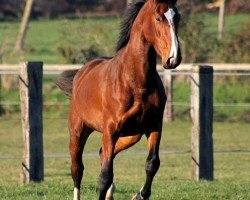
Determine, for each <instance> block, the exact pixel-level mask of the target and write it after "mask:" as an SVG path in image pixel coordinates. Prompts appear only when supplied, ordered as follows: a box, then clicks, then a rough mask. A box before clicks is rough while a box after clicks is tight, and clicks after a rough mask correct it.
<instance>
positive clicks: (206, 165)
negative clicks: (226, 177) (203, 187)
mask: <svg viewBox="0 0 250 200" xmlns="http://www.w3.org/2000/svg"><path fill="white" fill-rule="evenodd" d="M191 118H192V134H191V152H192V171H191V175H192V178H193V179H195V180H200V179H205V180H213V178H214V174H213V168H214V162H213V138H212V133H213V67H210V66H194V67H192V70H191Z"/></svg>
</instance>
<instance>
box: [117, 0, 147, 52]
mask: <svg viewBox="0 0 250 200" xmlns="http://www.w3.org/2000/svg"><path fill="white" fill-rule="evenodd" d="M145 3H146V0H135V1H133V2H132V3H131V4H130V5H129V6H128V8H127V9H126V11H125V13H124V15H123V17H122V21H121V25H120V27H121V32H120V36H119V40H118V42H117V45H116V52H118V51H119V50H121V49H122V48H123V47H125V46H126V45H127V44H128V41H129V38H130V32H131V28H132V25H133V23H134V21H135V19H136V17H137V15H138V13H139V12H140V10H141V8H142V7H143V6H144V4H145Z"/></svg>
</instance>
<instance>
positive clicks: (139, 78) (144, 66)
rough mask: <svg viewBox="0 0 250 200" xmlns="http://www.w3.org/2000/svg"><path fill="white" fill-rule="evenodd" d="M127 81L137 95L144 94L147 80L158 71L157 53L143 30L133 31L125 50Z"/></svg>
mask: <svg viewBox="0 0 250 200" xmlns="http://www.w3.org/2000/svg"><path fill="white" fill-rule="evenodd" d="M123 56H124V67H125V71H126V74H127V75H128V76H126V78H127V82H128V83H129V84H130V86H131V87H132V88H133V91H134V93H135V94H136V95H138V96H142V94H143V93H145V92H146V90H147V81H148V79H149V77H150V75H151V74H152V73H154V72H155V71H156V53H155V50H154V48H153V46H152V45H151V44H150V43H148V42H147V41H145V39H144V38H143V36H142V33H141V31H139V30H138V31H136V30H135V31H131V36H130V40H129V42H128V44H127V46H126V47H125V49H124V51H123Z"/></svg>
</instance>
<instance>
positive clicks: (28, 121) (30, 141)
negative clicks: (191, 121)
mask: <svg viewBox="0 0 250 200" xmlns="http://www.w3.org/2000/svg"><path fill="white" fill-rule="evenodd" d="M42 77H43V63H42V62H28V63H23V64H21V66H20V74H19V84H20V100H21V114H22V126H23V141H24V154H23V163H22V172H21V182H22V183H29V182H40V181H43V178H44V162H43V135H42V133H43V125H42V109H43V99H42Z"/></svg>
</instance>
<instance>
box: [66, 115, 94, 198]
mask: <svg viewBox="0 0 250 200" xmlns="http://www.w3.org/2000/svg"><path fill="white" fill-rule="evenodd" d="M69 130H70V144H69V150H70V156H71V162H72V163H71V175H72V179H73V181H74V200H80V187H81V181H82V176H83V171H84V165H83V162H82V153H83V149H84V146H85V144H86V141H87V139H88V137H89V135H90V134H91V133H92V132H93V130H92V129H90V128H89V127H87V126H86V125H85V124H84V123H82V121H81V120H79V119H77V120H75V121H74V122H73V121H72V120H69Z"/></svg>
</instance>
